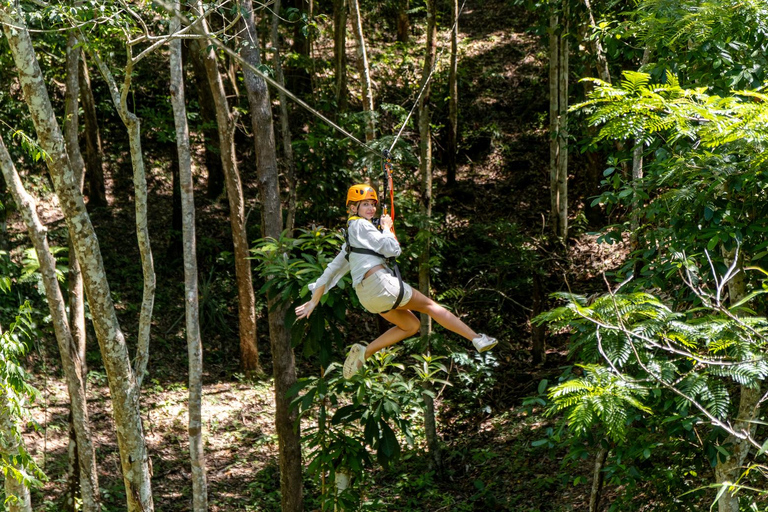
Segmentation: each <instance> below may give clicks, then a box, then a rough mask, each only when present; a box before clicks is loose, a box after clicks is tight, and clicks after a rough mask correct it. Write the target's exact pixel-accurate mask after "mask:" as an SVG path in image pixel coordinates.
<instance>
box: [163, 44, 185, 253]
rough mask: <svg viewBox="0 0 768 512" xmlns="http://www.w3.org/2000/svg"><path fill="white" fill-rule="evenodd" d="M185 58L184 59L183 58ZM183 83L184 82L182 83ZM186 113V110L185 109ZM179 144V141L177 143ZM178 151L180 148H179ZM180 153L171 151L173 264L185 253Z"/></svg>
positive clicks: (169, 237)
mask: <svg viewBox="0 0 768 512" xmlns="http://www.w3.org/2000/svg"><path fill="white" fill-rule="evenodd" d="M181 58H183V57H181ZM182 83H183V82H182ZM184 111H185V112H186V108H185V109H184ZM176 142H177V143H178V140H177V141H176ZM177 149H178V148H177ZM179 165H180V162H179V153H178V151H171V189H172V192H171V226H170V233H169V234H168V250H167V251H165V256H166V259H167V260H168V262H169V263H171V264H173V263H175V262H178V261H179V259H181V258H182V257H183V256H182V254H183V253H184V240H183V235H182V231H183V229H184V228H183V226H182V224H183V219H182V217H183V216H184V214H183V213H182V211H181V184H180V181H181V180H180V177H179V172H180V171H179Z"/></svg>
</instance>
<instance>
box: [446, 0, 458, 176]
mask: <svg viewBox="0 0 768 512" xmlns="http://www.w3.org/2000/svg"><path fill="white" fill-rule="evenodd" d="M451 6H452V8H453V16H452V17H453V20H452V21H453V29H452V30H451V69H450V71H449V72H448V147H447V148H446V151H447V153H448V162H447V163H448V168H447V169H446V182H447V185H448V186H449V187H450V186H452V185H455V184H456V157H457V156H458V152H459V149H458V147H459V146H458V144H459V142H458V138H459V85H458V69H459V68H458V66H459V0H451Z"/></svg>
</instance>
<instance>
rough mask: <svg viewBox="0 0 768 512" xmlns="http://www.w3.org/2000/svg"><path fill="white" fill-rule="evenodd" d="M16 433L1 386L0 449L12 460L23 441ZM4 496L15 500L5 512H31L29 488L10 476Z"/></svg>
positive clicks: (19, 452)
mask: <svg viewBox="0 0 768 512" xmlns="http://www.w3.org/2000/svg"><path fill="white" fill-rule="evenodd" d="M18 432H19V427H18V425H17V422H16V420H15V419H14V418H13V417H12V416H11V407H10V405H9V404H8V394H7V391H6V390H5V388H4V387H3V386H0V449H2V451H3V454H6V455H7V456H8V457H11V458H12V457H13V456H15V455H20V454H21V450H20V448H21V445H20V444H19V443H20V441H23V438H22V437H21V436H20V435H19V434H18ZM11 460H12V459H11ZM13 466H14V467H15V468H16V469H17V470H19V471H22V470H23V469H24V468H21V467H19V466H18V465H16V464H13ZM5 496H6V498H9V497H11V496H14V497H15V498H16V499H15V500H11V501H9V502H8V503H7V504H6V507H7V508H5V510H6V511H7V512H32V498H31V497H30V494H29V488H28V487H27V486H26V485H24V484H23V483H21V482H19V481H18V480H16V479H15V478H14V477H13V475H10V474H7V475H5Z"/></svg>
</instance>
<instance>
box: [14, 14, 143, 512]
mask: <svg viewBox="0 0 768 512" xmlns="http://www.w3.org/2000/svg"><path fill="white" fill-rule="evenodd" d="M0 22H2V25H3V32H4V33H5V36H6V38H7V39H8V42H9V46H10V48H11V52H12V54H13V58H14V61H15V64H16V68H17V70H18V72H19V81H20V83H21V87H22V92H23V95H24V100H25V102H26V103H27V106H28V108H29V112H30V117H31V118H32V121H33V123H34V125H35V131H36V132H37V136H38V140H39V141H40V145H41V147H42V148H43V150H44V151H45V152H46V153H47V154H48V156H49V158H48V159H46V164H47V165H48V170H49V172H50V174H51V178H52V181H53V185H54V189H55V191H56V195H57V196H58V198H59V204H60V205H61V209H62V211H63V213H64V218H65V221H66V223H67V227H68V229H69V234H70V237H71V239H72V242H73V245H74V247H75V251H76V253H77V259H78V261H79V263H80V266H81V267H82V269H83V281H84V284H85V289H86V296H87V298H88V304H89V305H90V308H91V312H92V313H93V323H94V328H95V330H96V337H97V338H98V340H99V346H100V347H101V352H102V358H103V361H104V368H105V370H106V373H107V379H108V381H109V388H110V394H111V396H112V406H113V414H114V418H115V424H116V427H117V428H116V431H117V441H118V448H119V451H120V461H121V466H122V471H123V480H124V482H125V487H126V497H127V502H128V503H127V504H128V506H127V510H128V512H149V511H152V510H154V504H153V500H152V485H151V481H150V471H149V459H148V454H147V450H146V445H145V441H144V435H143V431H142V424H141V416H140V414H139V401H138V396H139V395H138V388H137V386H136V379H135V378H134V375H133V372H132V370H131V365H130V358H129V357H128V350H127V347H126V345H125V337H124V335H123V332H122V330H121V329H120V324H119V322H118V320H117V316H116V314H115V306H114V303H113V302H112V296H111V294H110V291H109V283H108V282H107V277H106V273H105V272H104V262H103V260H102V258H101V252H100V248H99V243H98V239H97V238H96V233H95V232H94V229H93V225H92V224H91V220H90V217H89V216H88V213H87V211H86V209H85V203H84V201H83V197H82V194H80V192H79V190H78V188H77V181H76V179H75V176H74V173H73V171H72V168H71V167H70V164H69V157H68V155H67V152H66V149H65V146H64V137H63V135H62V133H61V129H60V128H59V125H58V122H57V121H56V116H55V114H54V112H53V107H52V106H51V102H50V99H49V97H48V91H47V90H46V88H45V83H44V81H43V74H42V71H41V70H40V66H39V64H38V62H37V58H36V56H35V52H34V49H33V47H32V41H31V39H30V37H29V33H28V32H27V30H26V24H25V22H24V19H23V17H22V16H20V15H19V14H18V13H17V12H16V11H15V10H14V9H13V8H11V7H9V6H8V5H4V4H2V3H0Z"/></svg>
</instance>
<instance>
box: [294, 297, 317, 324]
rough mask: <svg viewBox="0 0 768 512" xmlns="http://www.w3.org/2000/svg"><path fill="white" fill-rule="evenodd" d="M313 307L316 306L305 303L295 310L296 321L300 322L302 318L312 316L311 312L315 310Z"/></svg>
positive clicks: (310, 302) (312, 303)
mask: <svg viewBox="0 0 768 512" xmlns="http://www.w3.org/2000/svg"><path fill="white" fill-rule="evenodd" d="M315 306H317V304H316V303H315V302H313V301H311V300H310V301H309V302H305V303H304V304H302V305H301V306H299V307H297V308H296V320H301V319H302V318H309V315H311V314H312V311H314V310H315Z"/></svg>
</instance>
